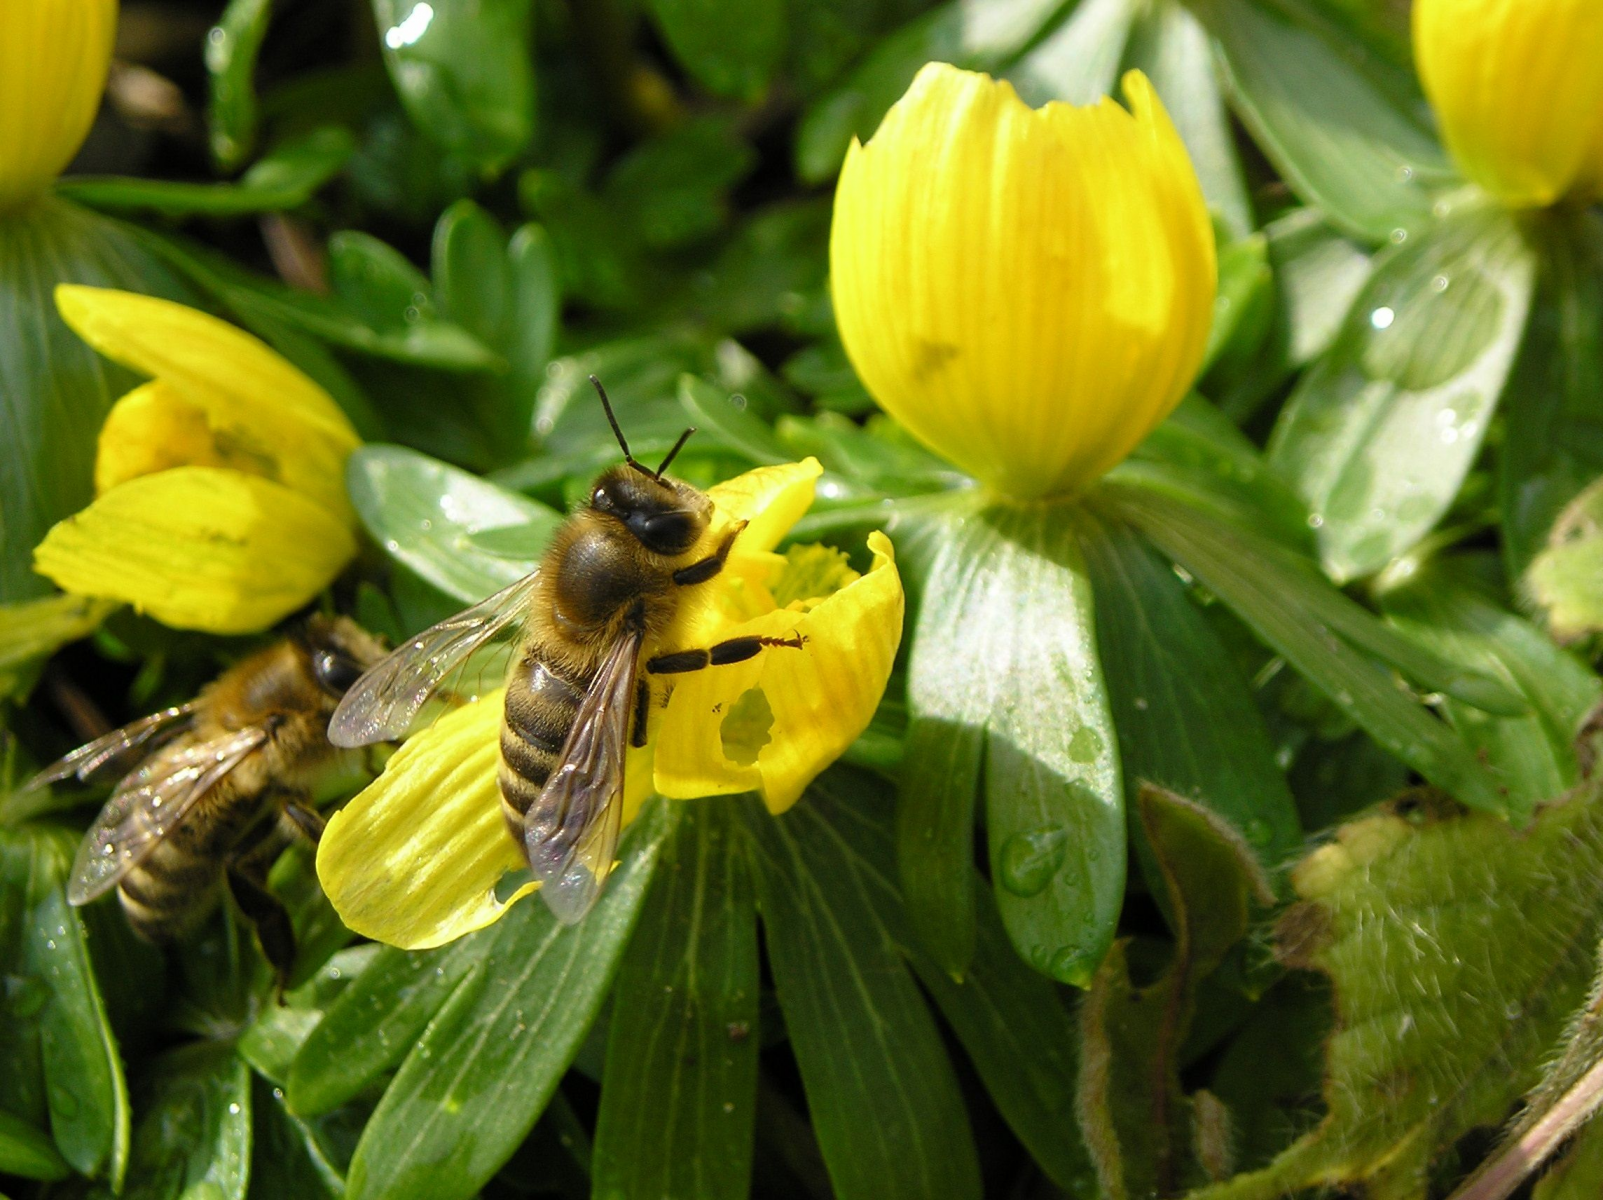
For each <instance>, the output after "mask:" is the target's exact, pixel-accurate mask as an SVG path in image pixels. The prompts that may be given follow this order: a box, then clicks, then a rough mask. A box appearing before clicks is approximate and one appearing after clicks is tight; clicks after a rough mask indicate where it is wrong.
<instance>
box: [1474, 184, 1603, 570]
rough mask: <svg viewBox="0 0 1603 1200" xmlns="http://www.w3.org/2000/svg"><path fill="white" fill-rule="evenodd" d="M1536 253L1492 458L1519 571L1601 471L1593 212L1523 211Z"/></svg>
mask: <svg viewBox="0 0 1603 1200" xmlns="http://www.w3.org/2000/svg"><path fill="white" fill-rule="evenodd" d="M1525 229H1526V230H1527V232H1528V233H1529V234H1530V236H1531V239H1532V241H1533V243H1534V244H1535V246H1536V248H1537V251H1538V253H1539V254H1540V268H1539V272H1540V273H1539V278H1538V282H1537V288H1536V297H1535V300H1534V301H1533V303H1532V307H1531V315H1530V320H1529V323H1528V328H1527V329H1526V332H1525V342H1524V344H1523V345H1522V346H1521V347H1520V354H1519V358H1518V359H1517V360H1516V361H1515V364H1514V370H1513V373H1512V374H1511V375H1510V377H1509V381H1508V384H1507V386H1506V388H1505V389H1504V390H1505V392H1506V394H1507V396H1508V399H1507V401H1506V402H1505V405H1506V409H1505V411H1507V412H1509V413H1510V414H1517V416H1515V417H1514V419H1511V420H1509V421H1508V423H1507V428H1506V429H1505V431H1504V434H1503V446H1502V451H1501V454H1500V456H1499V460H1498V480H1497V484H1498V498H1497V506H1498V510H1499V512H1500V513H1501V515H1502V518H1503V557H1504V560H1505V561H1506V562H1507V563H1508V570H1509V574H1510V575H1511V576H1514V577H1516V578H1517V577H1518V576H1520V575H1521V574H1523V573H1524V572H1525V570H1526V569H1527V568H1528V567H1529V566H1530V564H1531V560H1532V559H1534V558H1535V557H1536V555H1537V554H1538V553H1539V552H1540V551H1541V549H1542V547H1543V545H1544V543H1545V542H1546V540H1547V535H1548V532H1549V530H1551V529H1552V528H1553V523H1554V521H1556V520H1557V519H1558V516H1559V513H1560V511H1561V510H1562V509H1563V507H1564V505H1566V504H1568V503H1569V502H1570V501H1571V500H1572V499H1574V498H1575V495H1576V494H1577V493H1578V492H1580V491H1581V489H1582V488H1584V487H1585V486H1586V485H1587V484H1588V483H1589V482H1590V481H1591V480H1593V479H1595V478H1596V477H1597V476H1598V475H1599V474H1603V228H1600V227H1599V224H1598V221H1597V218H1596V216H1595V215H1593V214H1590V213H1585V212H1573V213H1572V212H1569V211H1567V210H1563V209H1555V210H1553V211H1551V212H1547V211H1544V212H1542V213H1540V214H1537V215H1533V216H1532V217H1530V218H1528V219H1527V221H1526V224H1525Z"/></svg>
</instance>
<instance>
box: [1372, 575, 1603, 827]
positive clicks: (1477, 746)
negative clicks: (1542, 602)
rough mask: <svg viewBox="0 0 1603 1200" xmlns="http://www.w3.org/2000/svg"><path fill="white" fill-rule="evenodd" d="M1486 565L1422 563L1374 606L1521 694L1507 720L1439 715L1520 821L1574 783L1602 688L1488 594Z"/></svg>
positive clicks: (1457, 711)
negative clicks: (1523, 705) (1522, 701)
mask: <svg viewBox="0 0 1603 1200" xmlns="http://www.w3.org/2000/svg"><path fill="white" fill-rule="evenodd" d="M1486 565H1488V564H1486V563H1484V562H1477V561H1476V560H1475V559H1473V558H1470V557H1463V558H1459V559H1456V560H1446V561H1438V562H1433V563H1429V564H1426V565H1425V566H1424V567H1422V568H1421V569H1419V570H1418V571H1417V572H1416V573H1415V574H1414V575H1413V576H1412V577H1411V578H1409V579H1408V580H1407V582H1406V583H1405V584H1404V585H1403V586H1400V587H1395V588H1390V589H1388V590H1386V591H1384V592H1383V593H1382V594H1381V597H1380V602H1381V608H1382V610H1383V611H1384V612H1385V614H1386V617H1387V619H1388V620H1389V621H1390V622H1391V623H1392V624H1393V625H1395V626H1397V627H1398V628H1399V629H1401V630H1402V631H1403V632H1404V633H1406V634H1407V635H1408V636H1409V637H1411V638H1414V639H1415V640H1417V641H1418V642H1419V643H1420V644H1421V645H1423V646H1425V647H1427V648H1428V649H1430V650H1432V651H1434V652H1435V653H1437V654H1440V655H1441V656H1442V657H1443V658H1445V659H1448V660H1449V661H1452V662H1456V663H1458V664H1460V665H1461V666H1463V667H1465V668H1466V669H1468V670H1473V671H1479V672H1481V673H1482V674H1485V675H1490V676H1493V677H1496V678H1500V679H1502V680H1503V681H1504V682H1505V683H1507V684H1508V685H1509V686H1510V687H1512V688H1514V689H1516V690H1517V691H1519V692H1520V693H1521V694H1522V695H1523V696H1524V697H1525V698H1526V700H1527V702H1528V703H1529V706H1530V710H1529V711H1528V712H1527V713H1526V714H1525V715H1523V716H1513V717H1494V716H1492V715H1490V714H1488V713H1484V712H1481V711H1480V710H1478V709H1475V708H1472V707H1470V706H1469V705H1466V704H1464V703H1463V702H1461V701H1458V700H1453V699H1451V698H1448V699H1447V700H1445V701H1444V702H1443V711H1444V714H1445V715H1446V717H1447V719H1448V720H1449V721H1450V722H1451V723H1452V725H1453V727H1454V728H1456V729H1457V730H1458V731H1459V732H1460V733H1461V734H1462V735H1463V737H1464V740H1465V741H1467V742H1468V743H1469V745H1470V746H1471V748H1473V749H1474V750H1475V751H1476V752H1477V753H1478V754H1480V755H1481V756H1482V757H1483V758H1484V760H1485V761H1486V763H1487V765H1488V766H1490V767H1491V769H1492V771H1493V773H1494V774H1495V775H1496V776H1497V779H1498V785H1499V787H1500V788H1501V789H1502V791H1503V792H1504V793H1505V795H1506V796H1507V797H1508V807H1509V813H1510V816H1512V817H1513V818H1514V820H1516V821H1522V820H1523V819H1524V818H1525V817H1527V816H1529V815H1530V813H1531V812H1532V811H1533V810H1534V809H1535V807H1536V806H1537V805H1538V804H1540V803H1542V802H1543V801H1546V800H1550V799H1552V798H1553V797H1554V796H1557V795H1559V794H1560V793H1561V792H1564V791H1566V790H1568V789H1569V788H1571V787H1573V786H1574V785H1575V783H1576V781H1577V777H1578V769H1577V764H1576V760H1575V739H1576V737H1577V735H1578V734H1579V733H1580V731H1581V727H1582V725H1583V724H1584V722H1585V721H1586V718H1587V717H1588V715H1590V713H1591V712H1592V710H1593V709H1594V708H1595V707H1596V706H1597V703H1598V701H1599V699H1600V698H1603V684H1600V683H1599V681H1598V677H1597V676H1596V675H1595V674H1593V673H1592V671H1591V670H1589V669H1588V668H1587V667H1586V666H1584V665H1583V664H1582V663H1581V662H1580V661H1579V660H1578V659H1576V658H1574V657H1573V656H1571V655H1569V654H1567V653H1565V652H1564V651H1563V650H1560V649H1559V648H1558V647H1557V646H1555V645H1554V644H1553V643H1552V642H1551V641H1549V640H1548V639H1547V638H1546V637H1545V636H1543V635H1542V633H1541V632H1540V631H1539V630H1537V629H1536V628H1535V627H1533V626H1532V625H1530V624H1529V623H1528V622H1526V621H1525V620H1523V619H1521V618H1520V617H1517V616H1515V615H1514V614H1513V613H1511V612H1508V611H1507V610H1506V609H1504V608H1503V607H1502V606H1501V605H1500V604H1499V603H1498V602H1497V601H1496V600H1495V599H1493V598H1492V596H1491V595H1490V594H1489V590H1488V589H1487V588H1486V587H1485V586H1484V585H1482V584H1480V583H1478V581H1477V580H1476V579H1475V577H1474V572H1475V571H1476V570H1477V568H1484V567H1485V566H1486ZM1493 577H1494V578H1495V572H1494V576H1493Z"/></svg>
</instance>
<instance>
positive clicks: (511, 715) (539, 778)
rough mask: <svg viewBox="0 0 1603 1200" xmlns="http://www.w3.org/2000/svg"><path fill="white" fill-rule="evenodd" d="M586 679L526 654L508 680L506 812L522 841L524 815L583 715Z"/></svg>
mask: <svg viewBox="0 0 1603 1200" xmlns="http://www.w3.org/2000/svg"><path fill="white" fill-rule="evenodd" d="M585 686H586V683H585V681H583V680H575V679H571V678H568V677H566V676H564V675H561V674H558V673H557V672H556V671H555V670H553V669H552V668H551V667H549V666H547V665H546V664H545V663H543V662H540V661H539V660H538V659H535V658H533V657H532V656H525V658H524V659H523V661H522V662H521V663H520V664H519V666H518V670H517V672H516V673H515V674H514V675H513V677H512V678H511V679H510V680H509V681H508V684H507V692H506V714H505V719H504V720H503V721H502V722H501V766H500V771H499V776H498V778H499V781H500V785H501V815H502V816H503V817H504V818H506V823H507V829H508V830H510V831H511V833H512V836H513V838H514V839H515V840H516V841H517V842H518V843H519V845H521V844H522V843H523V814H524V813H526V812H528V811H529V806H530V805H532V804H533V803H534V802H535V800H537V799H538V798H539V796H540V789H541V788H543V787H545V781H546V780H547V779H549V778H550V776H551V772H552V771H553V770H555V769H556V765H557V759H558V757H559V756H560V755H561V753H562V745H563V743H564V742H566V741H567V740H568V732H569V731H570V730H571V729H572V728H573V722H574V720H575V718H576V717H577V716H578V715H579V705H580V704H581V703H583V701H584V693H585Z"/></svg>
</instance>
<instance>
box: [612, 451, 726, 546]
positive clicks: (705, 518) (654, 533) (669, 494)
mask: <svg viewBox="0 0 1603 1200" xmlns="http://www.w3.org/2000/svg"><path fill="white" fill-rule="evenodd" d="M590 507H591V508H592V509H593V510H595V511H596V512H599V513H606V514H607V515H608V516H610V517H614V518H616V519H617V520H619V521H621V522H622V523H623V525H624V526H625V527H626V528H627V529H628V530H629V532H630V533H632V534H634V536H635V538H636V540H637V541H639V543H640V544H641V545H642V546H644V547H645V548H646V549H647V550H650V551H651V552H652V553H653V554H661V555H663V556H664V557H668V558H672V557H675V556H677V555H680V554H684V553H686V552H688V551H689V550H690V548H691V547H693V546H694V545H695V544H696V543H697V542H699V541H701V537H702V535H703V534H704V533H706V532H707V526H708V525H709V524H710V523H711V521H712V501H711V500H709V499H708V498H707V494H706V493H705V492H702V491H698V490H697V489H695V488H693V487H691V486H690V485H689V484H688V483H680V482H679V481H678V480H677V479H668V478H665V477H659V476H657V475H655V474H653V473H652V472H651V471H649V470H647V469H645V468H643V467H641V466H639V465H638V464H636V463H625V464H623V465H622V466H617V467H613V468H612V469H611V470H610V471H608V472H607V473H606V474H605V475H603V476H602V477H601V478H600V479H598V480H596V485H595V487H594V488H592V489H591V490H590Z"/></svg>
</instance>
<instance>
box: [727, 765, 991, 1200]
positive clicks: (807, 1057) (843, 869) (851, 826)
mask: <svg viewBox="0 0 1603 1200" xmlns="http://www.w3.org/2000/svg"><path fill="white" fill-rule="evenodd" d="M869 778H870V777H867V776H864V775H860V774H857V773H855V772H852V771H850V770H848V769H846V768H836V769H835V770H834V771H832V772H831V773H829V774H828V775H826V776H824V777H823V779H821V780H820V781H819V782H817V783H815V784H814V785H813V786H812V787H811V788H810V789H809V790H808V792H807V794H806V795H805V796H804V797H803V798H802V800H801V802H800V803H799V804H797V805H796V807H794V808H792V809H791V810H790V811H789V812H787V813H785V814H784V815H782V816H780V817H773V816H770V815H769V814H768V812H767V811H766V810H765V809H763V808H762V807H761V806H760V805H758V804H757V803H756V802H755V801H753V802H751V803H749V804H748V806H747V808H746V810H745V816H746V828H747V830H748V832H749V834H750V839H751V849H752V861H753V864H754V866H755V868H756V876H757V897H758V904H759V906H760V908H761V910H762V916H763V929H764V934H765V940H766V942H767V946H768V955H769V959H770V961H771V962H772V965H773V971H774V984H775V987H776V988H777V989H778V993H779V1002H780V1005H781V1007H782V1008H783V1009H784V1013H785V1027H786V1029H787V1031H788V1032H789V1034H790V1040H791V1047H792V1049H793V1050H794V1051H795V1054H796V1060H797V1062H798V1063H799V1064H800V1066H801V1074H802V1083H803V1085H804V1086H805V1087H806V1089H807V1105H808V1109H809V1111H810V1112H811V1114H812V1118H813V1128H814V1130H815V1131H816V1133H817V1135H818V1144H819V1147H820V1148H821V1149H822V1151H823V1155H824V1161H825V1163H826V1164H827V1165H828V1167H829V1177H830V1181H831V1182H832V1183H833V1185H834V1188H835V1194H836V1195H837V1196H839V1197H841V1200H859V1198H863V1200H866V1198H869V1197H872V1198H874V1200H896V1198H900V1197H909V1198H913V1197H927V1196H934V1195H939V1196H947V1197H952V1198H953V1200H963V1198H964V1197H978V1196H979V1195H980V1174H979V1163H978V1161H977V1159H976V1157H975V1152H974V1141H973V1135H972V1134H971V1133H970V1131H969V1124H968V1115H967V1113H966V1112H965V1111H964V1108H963V1100H962V1095H961V1093H960V1092H959V1091H958V1087H957V1079H956V1076H955V1075H954V1074H953V1071H952V1065H951V1062H950V1060H949V1059H948V1058H947V1056H946V1049H945V1047H944V1046H943V1045H942V1044H941V1038H940V1034H939V1033H938V1032H937V1031H936V1028H935V1021H934V1019H933V1018H932V1017H931V1015H930V1012H929V1009H928V1008H927V1007H926V1006H925V1003H924V999H923V997H922V996H921V995H920V994H919V990H918V986H917V984H915V983H914V982H913V979H912V976H911V975H910V974H909V972H908V969H907V967H906V965H905V964H904V963H903V961H902V950H903V948H904V947H906V946H907V945H908V931H907V930H906V929H905V927H904V922H903V919H902V917H901V905H900V903H899V902H898V898H897V896H896V891H895V888H894V885H893V884H892V883H891V878H892V876H891V869H892V864H891V863H890V861H889V858H888V856H887V855H885V854H884V850H885V848H886V846H885V842H884V838H883V830H884V826H885V816H884V810H885V808H886V807H887V805H888V797H887V796H885V795H884V794H883V789H881V788H879V787H877V786H875V785H874V784H872V783H871V782H870V781H869ZM875 806H878V808H879V810H880V811H879V813H878V814H876V813H874V811H873V810H874V808H875ZM876 829H878V830H879V831H881V832H880V833H879V834H878V836H876V834H875V830H876Z"/></svg>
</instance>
